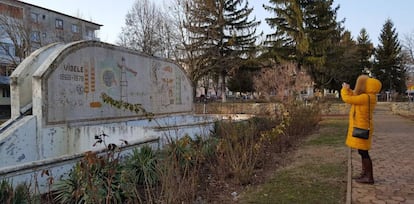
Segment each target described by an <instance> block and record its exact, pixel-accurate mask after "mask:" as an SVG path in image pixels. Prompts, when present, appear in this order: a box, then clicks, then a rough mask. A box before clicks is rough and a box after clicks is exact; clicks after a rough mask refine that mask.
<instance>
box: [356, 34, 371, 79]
mask: <svg viewBox="0 0 414 204" xmlns="http://www.w3.org/2000/svg"><path fill="white" fill-rule="evenodd" d="M357 42H358V44H357V46H358V56H359V59H358V62H359V63H358V66H359V67H358V68H359V71H360V72H363V71H364V69H368V70H371V69H372V62H370V59H371V57H372V55H373V54H374V45H373V44H372V42H371V40H370V39H369V36H368V33H367V30H365V28H362V29H361V31H360V32H359V35H358V38H357Z"/></svg>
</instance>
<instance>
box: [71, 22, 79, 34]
mask: <svg viewBox="0 0 414 204" xmlns="http://www.w3.org/2000/svg"><path fill="white" fill-rule="evenodd" d="M79 31H80V29H79V25H76V24H72V32H73V33H79Z"/></svg>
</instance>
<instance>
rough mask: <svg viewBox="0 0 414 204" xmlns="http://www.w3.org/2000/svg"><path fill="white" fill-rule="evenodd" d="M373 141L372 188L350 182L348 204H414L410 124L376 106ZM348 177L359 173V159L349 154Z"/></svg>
mask: <svg viewBox="0 0 414 204" xmlns="http://www.w3.org/2000/svg"><path fill="white" fill-rule="evenodd" d="M374 129H375V130H374V138H373V139H374V141H373V145H372V149H371V150H370V156H371V159H372V161H373V168H374V180H375V184H374V185H364V184H359V183H356V182H355V181H352V183H351V189H352V194H351V196H352V198H351V200H352V203H364V204H365V203H384V204H393V203H402V204H403V203H404V204H414V121H412V120H409V119H405V118H402V117H400V116H397V115H393V114H392V113H391V111H390V110H389V107H388V105H386V104H381V103H379V104H378V105H377V108H376V109H375V114H374ZM351 158H352V159H351V163H352V174H353V175H356V174H359V172H360V169H361V160H360V156H359V155H358V152H357V151H356V150H352V152H351Z"/></svg>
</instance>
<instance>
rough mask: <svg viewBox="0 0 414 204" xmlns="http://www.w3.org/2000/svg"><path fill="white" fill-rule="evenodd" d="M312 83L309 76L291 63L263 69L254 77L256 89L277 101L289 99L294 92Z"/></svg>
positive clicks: (292, 97)
mask: <svg viewBox="0 0 414 204" xmlns="http://www.w3.org/2000/svg"><path fill="white" fill-rule="evenodd" d="M311 85H312V80H311V77H310V76H309V75H308V74H306V72H304V71H301V70H299V69H298V68H297V65H295V64H293V63H284V64H278V65H274V66H272V68H266V69H263V71H262V73H260V74H259V75H258V76H256V77H255V78H254V86H255V89H256V90H261V92H260V94H261V95H262V96H263V97H264V98H265V99H266V100H270V98H271V96H274V97H275V98H276V100H279V101H290V100H291V99H294V97H295V94H297V93H299V92H300V91H302V90H305V89H306V88H307V87H308V86H311Z"/></svg>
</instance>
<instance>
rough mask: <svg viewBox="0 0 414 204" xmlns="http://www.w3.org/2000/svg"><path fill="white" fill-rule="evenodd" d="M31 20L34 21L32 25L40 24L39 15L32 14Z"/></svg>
mask: <svg viewBox="0 0 414 204" xmlns="http://www.w3.org/2000/svg"><path fill="white" fill-rule="evenodd" d="M30 20H31V21H32V23H39V14H37V13H30Z"/></svg>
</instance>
